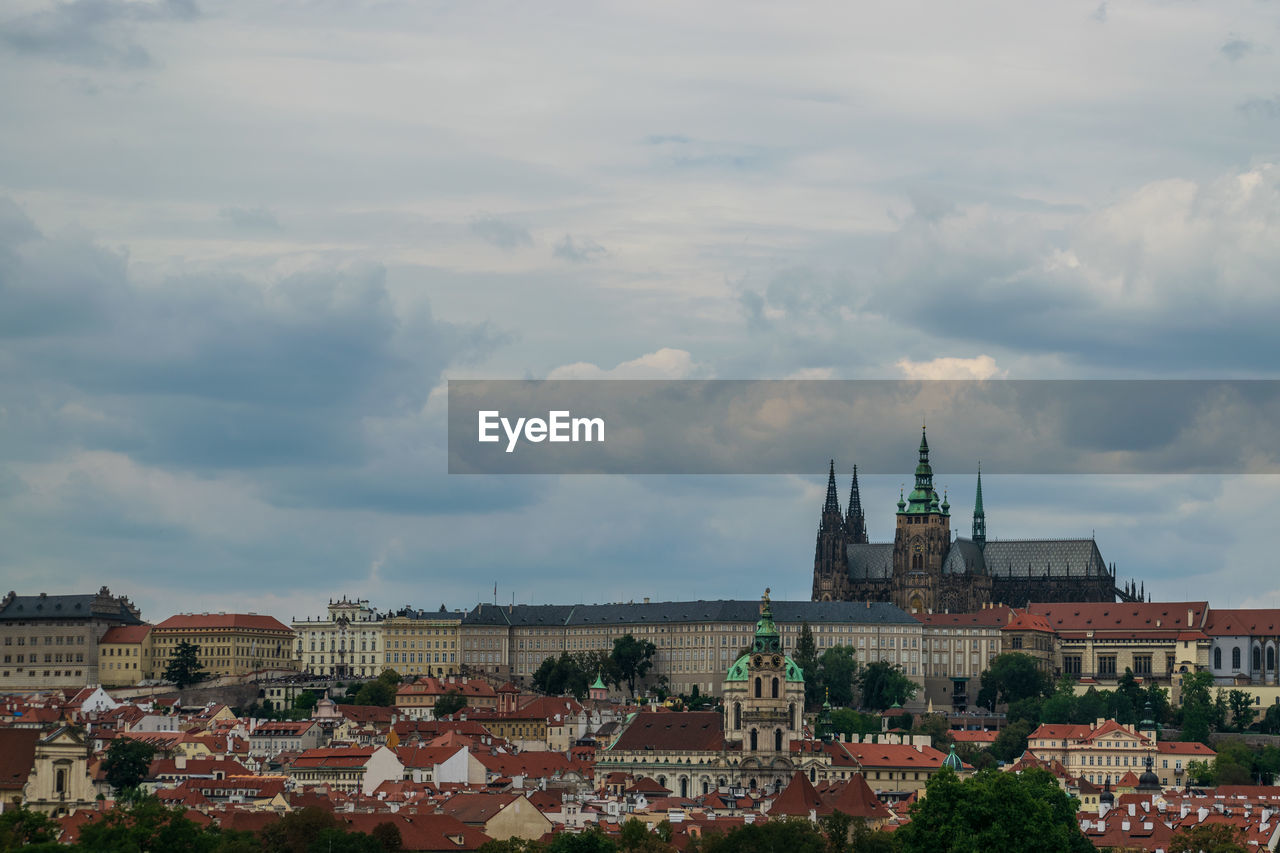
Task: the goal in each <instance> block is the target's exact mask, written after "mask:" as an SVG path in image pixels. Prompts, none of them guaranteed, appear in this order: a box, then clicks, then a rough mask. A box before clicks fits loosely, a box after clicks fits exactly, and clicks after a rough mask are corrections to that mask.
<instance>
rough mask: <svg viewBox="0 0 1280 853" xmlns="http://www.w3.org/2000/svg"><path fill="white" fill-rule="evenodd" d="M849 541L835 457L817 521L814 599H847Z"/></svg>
mask: <svg viewBox="0 0 1280 853" xmlns="http://www.w3.org/2000/svg"><path fill="white" fill-rule="evenodd" d="M855 494H856V492H855ZM848 542H849V533H848V529H847V522H846V520H845V519H844V517H842V516H841V514H840V496H839V495H838V494H837V493H836V462H835V460H834V459H833V460H831V470H830V472H829V473H828V474H827V499H826V502H825V503H824V504H823V505H822V520H821V521H820V522H819V523H818V541H817V544H816V546H815V547H814V554H813V600H814V601H843V600H845V599H846V596H847V591H848V586H849V567H848V562H847V559H848V558H847V556H846V548H845V546H846V545H847V544H848Z"/></svg>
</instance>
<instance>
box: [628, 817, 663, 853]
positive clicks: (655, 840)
mask: <svg viewBox="0 0 1280 853" xmlns="http://www.w3.org/2000/svg"><path fill="white" fill-rule="evenodd" d="M670 829H671V824H667V830H668V832H670ZM668 838H670V835H668ZM618 849H620V850H622V851H624V853H662V852H663V851H666V850H670V849H671V847H670V845H669V844H667V843H666V842H665V841H663V840H662V838H661V837H660V836H659V835H658V833H657V832H654V831H651V830H650V829H649V825H648V824H646V823H644V822H643V821H641V820H638V819H636V818H634V817H632V818H628V819H627V821H626V823H624V824H622V828H621V829H620V830H619V832H618Z"/></svg>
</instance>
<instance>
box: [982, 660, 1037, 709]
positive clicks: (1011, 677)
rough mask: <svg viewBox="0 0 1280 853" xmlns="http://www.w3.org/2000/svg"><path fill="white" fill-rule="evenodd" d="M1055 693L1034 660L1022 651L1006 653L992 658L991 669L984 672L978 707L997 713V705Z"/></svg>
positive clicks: (989, 667)
mask: <svg viewBox="0 0 1280 853" xmlns="http://www.w3.org/2000/svg"><path fill="white" fill-rule="evenodd" d="M1052 692H1053V685H1052V682H1051V681H1050V680H1049V677H1048V676H1047V675H1045V674H1044V673H1043V672H1041V671H1040V667H1039V666H1038V665H1037V664H1036V659H1035V658H1033V657H1031V656H1030V655H1028V654H1023V653H1022V652H1005V653H1004V654H1002V655H996V656H995V657H994V658H992V660H991V664H990V666H988V667H987V668H986V669H985V670H983V672H982V689H981V690H979V691H978V704H979V705H981V706H983V707H985V708H990V709H991V710H993V711H994V710H995V707H996V705H998V704H1004V705H1008V704H1011V703H1013V702H1017V701H1018V700H1019V699H1031V698H1035V697H1041V696H1049V695H1051V694H1052Z"/></svg>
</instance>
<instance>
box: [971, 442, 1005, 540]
mask: <svg viewBox="0 0 1280 853" xmlns="http://www.w3.org/2000/svg"><path fill="white" fill-rule="evenodd" d="M996 485H999V483H997V484H996ZM973 543H974V544H975V545H977V546H978V547H979V548H981V547H982V546H983V545H986V544H987V514H986V513H985V512H983V511H982V463H981V462H979V463H978V494H977V495H976V496H975V497H974V499H973Z"/></svg>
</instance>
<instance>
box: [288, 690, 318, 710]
mask: <svg viewBox="0 0 1280 853" xmlns="http://www.w3.org/2000/svg"><path fill="white" fill-rule="evenodd" d="M319 702H320V699H319V698H318V697H317V696H316V694H314V693H312V692H311V691H310V690H303V691H302V692H301V693H299V694H298V695H297V696H294V697H293V710H295V711H301V712H302V713H304V714H310V713H311V712H312V711H314V710H315V709H316V705H317V704H318V703H319Z"/></svg>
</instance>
